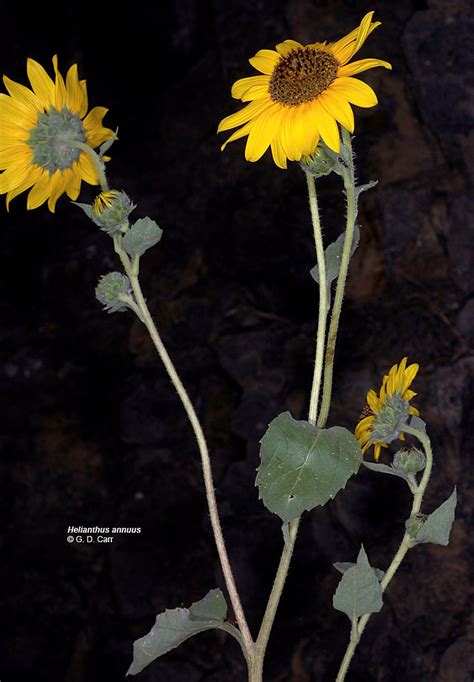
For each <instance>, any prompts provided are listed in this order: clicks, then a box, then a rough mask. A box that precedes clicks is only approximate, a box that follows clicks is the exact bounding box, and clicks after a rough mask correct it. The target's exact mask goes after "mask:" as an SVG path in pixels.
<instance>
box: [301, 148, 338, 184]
mask: <svg viewBox="0 0 474 682" xmlns="http://www.w3.org/2000/svg"><path fill="white" fill-rule="evenodd" d="M337 163H338V156H337V154H335V153H334V152H333V151H332V150H331V149H329V147H327V146H326V145H325V144H324V142H321V143H320V144H319V145H318V146H317V147H316V150H315V151H314V152H313V154H310V155H309V156H303V158H302V159H301V161H300V166H301V168H302V169H303V170H304V171H306V172H309V173H311V174H312V175H314V177H315V178H320V177H322V176H323V175H329V174H330V173H332V172H333V170H335V166H336V164H337Z"/></svg>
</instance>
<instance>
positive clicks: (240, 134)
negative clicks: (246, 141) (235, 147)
mask: <svg viewBox="0 0 474 682" xmlns="http://www.w3.org/2000/svg"><path fill="white" fill-rule="evenodd" d="M253 124H254V121H253V120H252V121H249V122H248V123H246V124H245V125H244V126H242V128H239V129H238V130H236V131H235V133H232V135H231V136H230V137H229V139H228V140H226V141H225V142H224V144H223V145H222V147H221V151H222V152H223V151H224V149H225V148H226V147H227V145H228V144H229V142H234V141H235V140H240V138H241V137H245V136H246V135H248V134H249V132H250V131H251V130H252V126H253Z"/></svg>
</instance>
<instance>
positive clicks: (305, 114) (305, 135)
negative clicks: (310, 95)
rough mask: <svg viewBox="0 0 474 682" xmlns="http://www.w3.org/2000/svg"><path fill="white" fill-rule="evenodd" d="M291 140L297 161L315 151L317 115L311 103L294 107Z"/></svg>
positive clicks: (317, 133) (317, 137)
mask: <svg viewBox="0 0 474 682" xmlns="http://www.w3.org/2000/svg"><path fill="white" fill-rule="evenodd" d="M295 109H296V111H295V115H294V118H293V140H294V143H295V146H296V149H297V151H298V159H297V160H298V161H299V160H300V159H301V157H302V156H307V155H309V154H312V153H313V152H314V151H315V148H316V144H317V141H318V139H319V128H318V115H317V111H316V110H315V107H314V103H313V102H305V103H304V104H301V105H299V106H298V107H295Z"/></svg>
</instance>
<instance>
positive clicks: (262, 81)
mask: <svg viewBox="0 0 474 682" xmlns="http://www.w3.org/2000/svg"><path fill="white" fill-rule="evenodd" d="M269 82H270V79H269V78H268V76H250V77H249V78H240V79H239V80H238V81H235V83H234V85H233V86H232V91H231V94H232V97H233V98H234V99H241V98H242V96H243V95H245V93H246V92H247V90H248V89H249V88H251V87H253V86H254V85H260V86H262V85H263V86H267V88H268V84H269Z"/></svg>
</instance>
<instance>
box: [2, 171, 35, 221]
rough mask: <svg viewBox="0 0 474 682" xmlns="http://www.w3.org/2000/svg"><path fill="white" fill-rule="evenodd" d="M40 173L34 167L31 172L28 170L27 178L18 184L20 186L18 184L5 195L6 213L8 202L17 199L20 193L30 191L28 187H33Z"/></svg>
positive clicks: (8, 206) (8, 207)
mask: <svg viewBox="0 0 474 682" xmlns="http://www.w3.org/2000/svg"><path fill="white" fill-rule="evenodd" d="M41 172H42V169H41V168H38V167H36V168H34V169H33V170H32V169H31V168H30V169H29V173H28V175H27V177H26V178H25V179H24V180H23V181H22V182H20V184H18V185H17V186H16V187H15V188H14V189H11V190H10V191H9V192H8V193H7V198H6V199H7V211H9V210H10V201H11V200H12V199H14V198H15V197H17V196H18V195H19V194H21V193H22V192H24V191H25V190H27V189H30V187H31V186H32V185H34V184H35V182H36V181H37V180H38V179H39V177H40V176H41Z"/></svg>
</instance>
